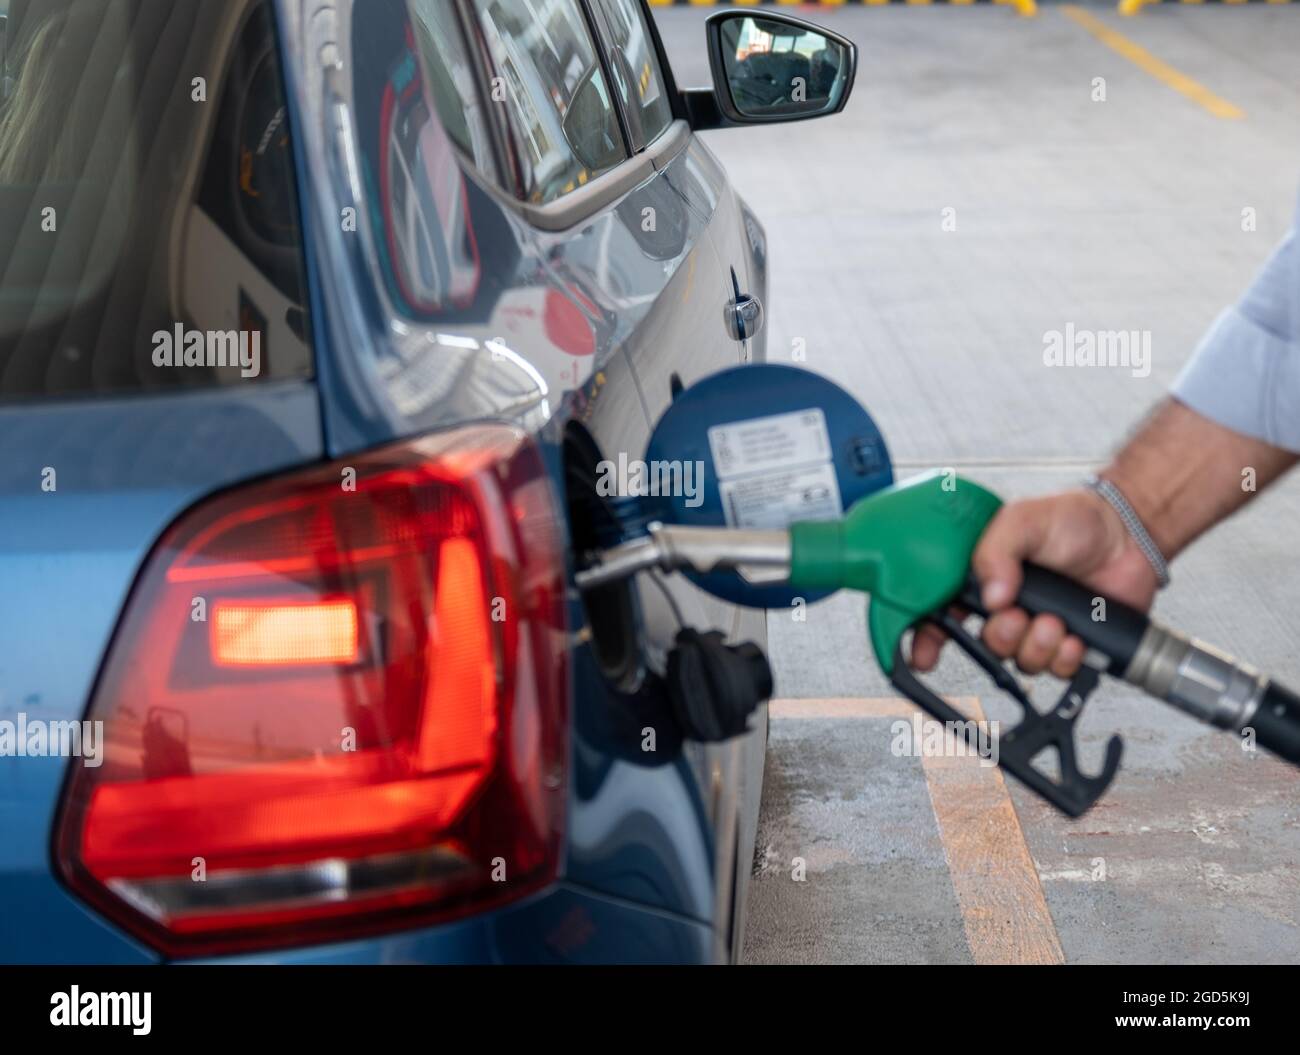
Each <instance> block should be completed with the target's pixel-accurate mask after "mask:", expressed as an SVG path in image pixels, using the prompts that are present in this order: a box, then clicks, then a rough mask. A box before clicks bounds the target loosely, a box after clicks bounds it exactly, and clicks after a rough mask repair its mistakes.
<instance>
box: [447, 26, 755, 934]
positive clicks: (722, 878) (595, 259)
mask: <svg viewBox="0 0 1300 1055" xmlns="http://www.w3.org/2000/svg"><path fill="white" fill-rule="evenodd" d="M471 7H472V8H473V10H474V13H475V15H476V16H477V19H478V22H477V25H478V28H479V30H480V32H481V33H482V38H483V42H484V46H485V50H486V53H487V55H488V59H489V62H490V64H491V72H492V74H493V76H494V77H495V78H499V81H498V82H497V83H498V84H499V86H500V87H501V88H502V94H503V95H504V97H505V101H506V106H505V107H504V109H505V111H506V113H507V115H508V117H509V130H510V134H511V139H512V141H513V143H514V146H515V166H516V175H517V178H519V179H520V181H521V182H520V188H519V189H520V197H521V198H522V199H523V200H522V204H521V211H522V214H523V215H524V216H525V218H526V219H527V220H528V222H529V223H530V225H531V226H532V227H533V229H534V238H535V244H536V246H537V248H538V256H539V259H540V260H541V261H542V262H543V266H544V268H545V271H546V275H547V279H548V281H549V283H550V285H551V289H552V290H554V291H555V292H556V293H558V294H559V295H561V296H563V297H564V298H565V299H566V300H567V301H568V304H569V308H568V310H569V311H570V312H571V313H572V314H573V316H574V317H575V318H577V317H582V318H585V319H587V320H589V321H590V323H591V324H592V327H593V332H594V333H595V334H596V335H597V337H596V340H597V341H598V342H601V343H606V344H608V345H609V346H610V347H613V348H617V349H618V351H619V353H620V355H621V356H622V357H623V358H624V360H625V362H626V363H627V365H628V367H629V369H630V375H631V379H632V380H633V381H634V383H635V385H636V389H637V393H638V397H639V400H640V403H641V407H640V414H639V415H638V416H637V420H636V422H635V423H633V422H632V421H631V420H630V419H629V418H628V417H627V416H625V415H622V414H618V415H615V416H611V415H609V414H607V413H605V412H603V403H604V401H606V400H607V399H609V398H611V397H614V396H615V395H616V394H615V393H613V392H611V391H610V390H609V389H610V386H609V385H608V384H607V383H604V384H601V383H599V379H597V381H598V383H597V385H596V386H595V387H594V389H593V390H592V393H591V398H590V400H589V401H588V403H587V405H586V406H585V408H584V410H583V417H582V428H583V429H585V430H586V431H588V432H589V433H590V434H591V439H592V440H593V442H594V445H595V447H596V448H597V449H598V450H599V451H600V453H601V454H602V455H603V457H604V458H605V459H608V460H611V461H617V460H618V459H620V458H622V459H626V460H636V459H639V458H641V457H642V454H643V452H644V450H645V446H646V442H647V440H648V437H649V429H650V427H651V426H652V425H653V423H654V422H655V421H657V420H658V418H659V416H660V415H661V414H662V412H663V411H664V410H665V409H666V408H667V406H668V404H669V402H670V401H671V399H672V395H673V392H674V389H675V387H676V386H686V385H690V384H692V383H693V382H695V381H696V380H698V379H699V378H701V377H704V376H706V375H708V374H711V373H714V372H716V371H718V370H721V369H725V368H726V367H729V366H734V365H736V364H737V363H739V362H741V361H742V351H743V349H742V346H741V344H740V343H739V342H738V341H736V340H735V339H734V338H733V337H732V335H731V333H730V332H729V331H728V329H727V327H726V324H725V319H724V313H723V309H724V306H725V304H726V302H727V300H728V299H729V298H730V296H731V295H732V294H731V289H732V285H731V278H730V274H729V272H728V271H727V270H726V269H724V268H723V266H722V262H721V259H720V257H719V256H718V253H717V250H716V248H715V245H714V241H713V238H712V237H711V235H710V233H709V225H710V223H711V222H712V220H713V212H714V208H715V206H716V201H717V197H718V195H719V188H718V186H717V185H716V182H715V183H714V184H713V185H710V184H709V181H708V179H707V177H706V174H705V167H704V166H702V165H701V164H700V163H699V160H698V159H697V158H695V157H693V154H692V152H693V150H695V149H696V146H695V143H694V139H693V137H692V136H691V134H690V131H689V129H688V128H687V126H686V124H685V122H684V121H681V120H679V119H678V118H677V116H676V113H675V107H674V103H673V100H672V97H671V94H670V89H669V84H668V82H666V81H665V79H664V77H663V75H662V73H661V71H660V67H659V61H658V54H657V52H656V50H655V48H654V46H653V38H652V37H651V35H650V32H649V30H648V28H647V24H646V22H645V21H644V16H643V14H642V10H641V8H640V5H639V4H634V3H626V2H623V0H594V2H592V3H589V4H585V3H579V2H578V0H547V2H546V3H540V2H537V0H532V2H529V0H474V2H473V3H472V4H471ZM588 42H589V44H590V46H591V47H592V48H593V49H594V50H593V51H592V52H591V53H588V52H587V51H586V47H587V45H588ZM593 81H594V82H596V83H598V85H599V91H597V92H594V93H593V92H591V91H590V89H589V88H588V89H587V91H588V94H589V95H590V96H593V97H595V96H599V97H600V98H601V99H602V100H605V106H604V107H601V106H596V105H594V104H591V105H588V104H587V103H584V102H583V101H582V100H581V99H580V98H579V96H578V95H577V94H574V95H570V96H569V97H568V98H567V99H566V98H565V96H566V93H569V92H571V91H572V89H571V88H570V87H569V85H570V84H571V83H576V84H577V85H578V92H581V91H582V90H583V86H584V85H588V86H589V85H590V84H591V83H592V82H593ZM557 98H558V99H559V100H560V103H561V104H563V107H561V106H560V105H556V103H555V100H556V99H557ZM584 107H585V108H586V109H585V110H584ZM578 111H584V113H585V119H586V120H587V121H588V122H589V123H591V122H595V121H600V120H604V121H606V122H608V121H609V120H612V121H614V122H615V123H616V124H615V127H613V128H609V127H606V128H604V129H601V130H599V131H598V132H597V133H593V134H592V135H591V137H590V139H589V141H587V142H579V143H577V145H576V147H575V142H574V141H575V140H581V138H582V135H583V132H582V130H581V129H578V128H575V127H574V125H573V115H574V114H575V113H576V112H578ZM588 111H589V112H588ZM566 141H567V142H566ZM620 146H621V148H622V150H621V155H620V151H619V149H618V148H619V147H620ZM580 150H581V151H583V152H585V153H587V155H588V156H586V157H583V156H580ZM620 177H621V178H622V179H623V180H624V182H623V184H622V185H621V186H614V187H609V188H608V189H606V188H604V187H602V186H601V184H602V183H605V184H609V183H613V182H614V181H617V180H618V179H620ZM641 579H642V581H641V582H640V583H639V584H638V588H637V589H636V591H635V605H636V608H637V621H638V624H639V628H638V633H637V638H638V640H637V644H636V651H637V653H638V655H637V663H638V664H639V665H640V666H641V667H642V672H643V673H644V674H645V675H646V676H647V677H652V676H653V675H654V674H656V673H662V671H663V669H664V667H665V665H666V662H667V655H668V653H669V650H670V649H671V648H672V647H673V645H674V638H675V636H676V634H677V632H678V630H679V629H680V628H681V627H682V626H683V625H686V626H691V627H694V628H696V629H699V630H705V629H713V628H716V629H720V630H723V631H724V632H726V633H727V634H728V635H729V636H734V635H735V634H737V632H738V631H741V630H742V629H748V628H747V627H742V626H741V624H740V622H739V620H738V617H737V612H736V610H735V609H734V608H733V607H732V606H730V605H728V604H725V603H723V602H721V601H717V600H715V599H714V598H711V597H709V596H707V595H705V594H703V593H702V592H700V591H699V590H696V589H695V588H694V587H693V586H691V585H689V584H688V583H686V582H685V581H684V580H682V579H680V578H679V577H673V578H671V579H662V578H658V577H656V581H650V579H651V577H650V576H648V575H647V576H642V577H641ZM751 622H752V620H751ZM597 632H599V631H597ZM745 636H746V637H748V638H750V639H754V638H759V639H760V640H761V636H760V633H755V632H749V633H747V634H746V635H745ZM633 681H635V674H634V675H633ZM686 756H687V758H688V759H689V761H690V766H691V770H692V772H693V774H694V778H695V781H696V783H697V789H696V791H697V794H698V795H699V798H700V802H701V806H702V808H703V810H704V813H705V815H706V817H707V819H708V821H709V823H710V826H711V827H712V828H713V829H714V831H713V839H712V843H713V850H712V852H713V855H714V866H713V877H714V880H715V884H716V886H717V887H718V889H716V890H715V892H714V898H715V901H716V902H717V904H718V905H719V906H720V907H721V908H722V909H723V912H722V915H724V916H729V906H730V889H731V884H732V883H733V879H734V852H735V845H736V830H737V829H736V826H735V814H736V807H737V787H738V783H737V774H738V772H739V757H740V755H739V749H738V747H737V745H735V744H720V745H718V744H711V745H704V744H688V745H687V746H686Z"/></svg>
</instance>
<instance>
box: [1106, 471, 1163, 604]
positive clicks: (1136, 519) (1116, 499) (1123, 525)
mask: <svg viewBox="0 0 1300 1055" xmlns="http://www.w3.org/2000/svg"><path fill="white" fill-rule="evenodd" d="M1086 486H1087V488H1088V489H1089V490H1090V491H1091V492H1093V493H1094V494H1095V495H1096V496H1097V497H1098V498H1099V499H1100V500H1101V501H1102V502H1103V503H1104V504H1105V505H1106V506H1107V507H1108V508H1109V509H1110V510H1111V512H1112V514H1113V516H1114V518H1115V520H1117V521H1118V523H1119V526H1120V529H1121V531H1122V532H1123V533H1124V536H1125V538H1126V541H1127V543H1128V545H1130V546H1132V547H1133V548H1135V549H1136V550H1137V552H1138V553H1139V554H1140V555H1141V557H1142V559H1143V560H1144V561H1145V562H1146V564H1147V565H1148V566H1149V567H1150V569H1151V573H1152V576H1153V578H1154V580H1155V585H1156V587H1157V588H1161V589H1163V588H1164V587H1166V586H1168V585H1169V564H1168V562H1167V560H1166V559H1165V553H1164V551H1163V550H1162V549H1161V547H1160V544H1159V542H1158V541H1157V540H1156V539H1155V538H1154V537H1153V535H1152V533H1151V531H1150V529H1149V528H1148V527H1147V524H1146V523H1145V522H1144V520H1143V518H1142V514H1141V513H1139V512H1138V508H1137V507H1136V506H1135V505H1134V504H1133V502H1132V501H1130V499H1129V497H1128V495H1127V494H1126V493H1125V492H1124V490H1123V489H1122V488H1121V487H1120V486H1119V484H1117V483H1116V482H1115V480H1114V478H1113V477H1111V476H1108V475H1105V474H1104V473H1103V474H1099V475H1096V476H1091V477H1089V478H1088V480H1087V481H1086Z"/></svg>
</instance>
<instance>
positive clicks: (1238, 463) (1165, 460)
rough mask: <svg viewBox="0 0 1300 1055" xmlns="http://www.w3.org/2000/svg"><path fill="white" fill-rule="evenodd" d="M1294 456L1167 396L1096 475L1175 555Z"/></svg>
mask: <svg viewBox="0 0 1300 1055" xmlns="http://www.w3.org/2000/svg"><path fill="white" fill-rule="evenodd" d="M1296 461H1297V455H1296V454H1294V453H1292V452H1291V451H1287V450H1283V449H1282V448H1280V447H1274V446H1272V445H1271V444H1268V443H1265V442H1264V441H1263V440H1259V439H1255V438H1254V437H1251V436H1246V435H1243V434H1241V433H1239V432H1234V431H1233V430H1232V429H1229V428H1225V427H1224V426H1222V425H1219V424H1217V423H1216V422H1213V421H1211V420H1210V419H1209V418H1206V417H1204V416H1202V415H1200V414H1198V413H1197V412H1196V411H1194V410H1192V409H1191V408H1190V407H1187V406H1185V405H1184V404H1182V403H1180V402H1178V401H1177V400H1175V399H1167V400H1165V402H1163V403H1161V404H1160V406H1158V407H1157V408H1156V410H1155V411H1154V412H1153V413H1152V414H1151V416H1150V417H1149V418H1148V419H1147V420H1146V421H1145V422H1144V423H1143V424H1142V426H1141V427H1140V428H1139V429H1138V431H1137V433H1136V434H1135V435H1134V436H1133V438H1132V439H1131V440H1129V442H1128V443H1127V444H1126V445H1125V446H1124V447H1123V449H1121V450H1120V451H1119V452H1118V453H1117V454H1116V455H1115V457H1114V459H1113V460H1112V461H1111V463H1110V465H1108V466H1107V467H1106V468H1105V469H1103V470H1102V472H1101V474H1100V475H1101V476H1102V477H1104V478H1105V479H1108V480H1110V481H1111V482H1112V483H1114V484H1115V486H1116V487H1118V488H1119V489H1120V491H1121V492H1123V494H1124V497H1125V498H1127V499H1128V501H1129V503H1130V504H1131V505H1132V506H1133V508H1134V510H1135V511H1136V512H1137V514H1138V516H1139V517H1140V518H1141V520H1142V523H1143V524H1144V525H1145V526H1146V529H1147V531H1148V532H1150V534H1151V537H1152V538H1153V539H1154V540H1155V542H1156V545H1157V546H1159V547H1160V551H1161V552H1162V553H1163V554H1164V555H1165V557H1166V558H1173V557H1174V556H1175V555H1176V554H1177V553H1178V552H1180V551H1181V550H1182V549H1184V548H1185V547H1186V546H1187V545H1188V544H1189V543H1191V542H1192V540H1193V539H1195V538H1197V537H1198V536H1199V535H1201V534H1202V533H1203V532H1205V531H1206V530H1208V529H1209V528H1210V527H1212V526H1213V525H1214V524H1216V523H1218V522H1219V521H1220V520H1222V519H1224V518H1225V517H1227V516H1229V515H1231V514H1232V513H1233V512H1234V511H1235V510H1237V509H1238V508H1240V507H1241V506H1242V505H1244V504H1245V503H1246V502H1248V501H1249V500H1250V499H1251V498H1253V497H1254V496H1255V495H1256V494H1257V493H1258V492H1259V491H1262V490H1263V489H1264V488H1265V487H1266V486H1267V485H1268V484H1269V483H1271V482H1272V481H1273V480H1275V479H1277V477H1279V476H1280V475H1282V473H1284V472H1286V470H1287V469H1289V468H1291V466H1292V465H1294V464H1295V463H1296Z"/></svg>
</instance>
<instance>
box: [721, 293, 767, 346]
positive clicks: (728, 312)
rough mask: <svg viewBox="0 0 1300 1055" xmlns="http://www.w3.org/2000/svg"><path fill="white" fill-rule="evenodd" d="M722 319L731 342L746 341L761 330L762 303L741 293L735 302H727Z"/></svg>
mask: <svg viewBox="0 0 1300 1055" xmlns="http://www.w3.org/2000/svg"><path fill="white" fill-rule="evenodd" d="M722 318H723V322H725V323H726V325H727V333H729V334H731V339H732V340H733V341H747V340H749V339H750V338H751V337H753V336H754V335H755V334H757V333H758V331H759V330H761V329H762V328H763V304H762V301H760V300H759V299H758V298H757V297H751V296H750V295H749V294H748V293H741V294H740V295H739V296H737V297H736V299H735V300H731V301H728V302H727V306H726V307H725V308H724V309H723V312H722Z"/></svg>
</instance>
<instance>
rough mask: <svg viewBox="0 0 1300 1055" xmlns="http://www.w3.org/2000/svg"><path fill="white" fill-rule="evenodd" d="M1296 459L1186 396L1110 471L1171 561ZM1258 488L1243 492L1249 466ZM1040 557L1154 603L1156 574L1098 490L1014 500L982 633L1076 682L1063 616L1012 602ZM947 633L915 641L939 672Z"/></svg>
mask: <svg viewBox="0 0 1300 1055" xmlns="http://www.w3.org/2000/svg"><path fill="white" fill-rule="evenodd" d="M1296 461H1297V455H1296V454H1294V453H1293V452H1291V451H1288V450H1284V449H1282V448H1280V447H1274V446H1273V445H1271V444H1269V443H1265V442H1264V441H1263V440H1260V439H1257V438H1255V437H1253V436H1246V435H1243V434H1242V433H1239V432H1234V431H1232V430H1231V429H1228V428H1225V427H1224V426H1222V425H1219V424H1217V423H1215V422H1213V421H1211V420H1210V419H1209V418H1206V417H1203V416H1202V415H1200V414H1198V413H1197V412H1196V411H1194V410H1192V409H1191V408H1190V407H1188V406H1185V405H1184V404H1182V403H1179V402H1178V401H1176V400H1172V399H1171V400H1166V401H1165V402H1164V403H1162V404H1160V406H1159V407H1157V408H1156V410H1155V412H1154V413H1153V414H1152V415H1151V417H1150V418H1149V419H1148V420H1147V421H1146V423H1145V424H1144V425H1143V426H1142V428H1141V429H1139V430H1138V432H1137V434H1136V435H1135V436H1134V437H1133V439H1132V440H1131V441H1130V442H1129V443H1128V445H1127V446H1125V447H1124V449H1123V450H1121V451H1120V452H1119V454H1117V455H1116V456H1115V460H1114V461H1113V462H1112V463H1111V464H1110V465H1109V466H1108V467H1107V468H1106V469H1105V470H1104V471H1103V472H1102V475H1103V476H1104V477H1106V478H1107V479H1108V480H1110V481H1111V482H1112V483H1114V484H1115V486H1116V487H1118V488H1119V490H1120V493H1121V494H1123V495H1124V497H1125V498H1126V499H1128V502H1129V504H1130V505H1131V506H1132V507H1133V509H1134V510H1135V511H1136V513H1137V515H1138V518H1139V519H1140V520H1141V521H1142V524H1143V526H1145V527H1146V529H1147V531H1148V532H1149V533H1150V535H1151V537H1152V539H1153V540H1154V541H1155V543H1156V545H1157V546H1158V547H1159V548H1160V552H1161V553H1162V554H1163V555H1164V557H1165V559H1166V560H1172V559H1173V558H1174V556H1175V555H1176V554H1177V553H1178V552H1179V551H1181V550H1182V549H1183V548H1184V547H1185V546H1187V545H1188V543H1190V542H1191V541H1192V540H1193V539H1195V538H1196V537H1197V536H1198V535H1200V534H1201V533H1202V532H1203V531H1205V530H1207V529H1208V528H1209V527H1211V526H1212V525H1214V524H1216V523H1218V522H1219V521H1220V520H1222V519H1224V518H1225V517H1227V516H1229V515H1230V514H1231V513H1233V512H1234V511H1235V510H1236V509H1237V508H1238V507H1240V506H1241V505H1243V504H1244V503H1245V502H1247V501H1249V500H1250V499H1251V498H1253V497H1254V496H1255V494H1256V489H1258V490H1259V491H1262V490H1263V489H1264V487H1265V486H1267V485H1268V484H1269V483H1270V482H1272V481H1273V480H1275V479H1276V478H1277V477H1279V476H1280V475H1282V473H1284V472H1286V471H1287V470H1288V469H1289V468H1291V466H1293V465H1294V464H1295V463H1296ZM1247 470H1249V475H1250V476H1251V478H1252V479H1253V481H1254V485H1255V486H1254V487H1252V488H1249V489H1247V488H1245V487H1243V485H1242V481H1243V479H1244V478H1245V475H1244V474H1246V471H1247ZM1027 560H1028V561H1033V562H1034V563H1035V564H1041V565H1043V567H1045V568H1050V569H1052V570H1053V571H1058V572H1060V573H1061V574H1063V575H1066V576H1068V577H1070V578H1072V579H1075V580H1077V581H1078V582H1080V583H1082V584H1083V585H1084V586H1088V587H1091V588H1092V589H1094V590H1096V591H1097V593H1098V594H1099V595H1100V594H1105V595H1106V596H1108V597H1112V598H1114V599H1115V600H1117V601H1124V602H1126V603H1128V604H1130V605H1132V606H1133V607H1134V608H1138V609H1141V610H1143V611H1145V610H1146V609H1147V608H1149V607H1150V606H1151V600H1152V598H1153V597H1154V596H1155V591H1156V582H1157V580H1156V574H1155V571H1154V570H1153V569H1152V567H1151V565H1150V564H1149V563H1147V559H1146V557H1145V556H1144V555H1143V553H1142V551H1141V550H1140V549H1139V548H1138V546H1137V543H1135V542H1134V541H1133V540H1132V538H1131V537H1130V536H1129V534H1128V532H1127V531H1126V530H1125V528H1124V523H1123V521H1122V520H1120V517H1119V514H1118V513H1116V512H1115V511H1114V510H1113V509H1112V508H1111V507H1110V505H1109V504H1108V503H1107V502H1106V501H1105V499H1103V498H1102V497H1101V496H1100V495H1097V494H1094V493H1093V492H1091V491H1084V490H1079V491H1067V492H1065V493H1063V494H1059V495H1050V496H1048V497H1047V498H1034V499H1029V500H1027V501H1022V502H1012V503H1010V504H1009V505H1006V506H1004V507H1003V508H1002V509H1001V510H1000V511H999V512H998V514H997V516H995V517H994V518H993V520H992V521H991V522H990V524H989V527H988V530H987V531H985V533H984V536H983V538H981V539H980V543H979V546H978V547H976V550H975V554H974V557H973V558H972V566H973V567H974V569H975V574H976V576H977V577H978V578H979V580H980V582H981V584H982V589H983V601H984V606H985V607H986V608H987V609H988V610H989V612H990V618H989V619H988V621H987V622H986V623H985V625H984V634H983V636H984V641H985V643H986V644H987V645H988V646H989V648H991V649H992V650H993V651H994V652H996V653H997V654H998V655H999V656H1002V657H1003V658H1004V659H1007V658H1010V657H1011V656H1015V658H1016V662H1017V664H1019V666H1020V668H1021V669H1022V670H1024V671H1025V672H1026V673H1028V674H1037V673H1039V672H1040V671H1043V670H1048V669H1050V670H1051V671H1052V673H1053V674H1055V675H1057V676H1058V677H1062V678H1067V677H1069V676H1070V675H1071V674H1073V673H1074V672H1075V671H1076V670H1077V669H1078V667H1079V663H1080V661H1081V660H1082V659H1083V642H1081V641H1080V640H1079V639H1078V638H1077V637H1072V636H1071V637H1066V635H1065V626H1064V624H1063V623H1062V622H1061V620H1060V619H1058V618H1057V617H1056V616H1053V615H1040V616H1038V617H1036V618H1035V619H1033V620H1032V621H1031V620H1030V618H1029V616H1028V615H1027V614H1026V613H1025V612H1024V611H1022V610H1021V609H1019V608H1015V607H1013V606H1012V602H1013V601H1014V600H1015V596H1016V593H1017V592H1018V591H1019V589H1020V582H1021V578H1022V574H1021V570H1020V565H1021V562H1023V561H1027ZM943 641H944V638H943V635H942V634H941V633H940V632H939V631H937V630H935V629H934V628H933V627H929V626H927V627H923V628H922V629H920V630H918V631H917V633H916V634H915V635H914V636H913V639H912V666H914V667H915V668H916V669H917V670H922V671H925V670H930V669H931V668H932V667H933V666H934V665H935V663H937V662H938V659H939V650H940V648H942V647H943Z"/></svg>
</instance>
